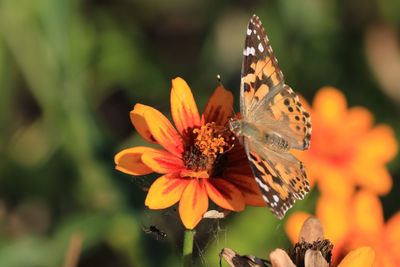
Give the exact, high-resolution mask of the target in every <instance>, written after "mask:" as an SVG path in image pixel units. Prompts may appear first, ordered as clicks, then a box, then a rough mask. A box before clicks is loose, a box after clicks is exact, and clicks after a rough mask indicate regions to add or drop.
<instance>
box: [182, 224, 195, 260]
mask: <svg viewBox="0 0 400 267" xmlns="http://www.w3.org/2000/svg"><path fill="white" fill-rule="evenodd" d="M194 234H195V231H194V230H188V229H186V230H185V235H184V236H183V255H182V258H183V267H191V266H192V253H193V238H194Z"/></svg>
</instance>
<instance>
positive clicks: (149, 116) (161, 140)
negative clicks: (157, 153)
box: [144, 107, 183, 157]
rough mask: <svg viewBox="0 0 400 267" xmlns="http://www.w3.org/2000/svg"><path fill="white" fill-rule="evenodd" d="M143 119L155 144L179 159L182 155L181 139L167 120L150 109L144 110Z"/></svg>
mask: <svg viewBox="0 0 400 267" xmlns="http://www.w3.org/2000/svg"><path fill="white" fill-rule="evenodd" d="M144 118H145V120H146V123H147V125H148V127H149V131H150V133H151V135H152V136H153V137H154V139H155V140H156V141H157V143H158V144H160V145H161V146H163V147H164V148H165V149H166V150H168V151H169V152H171V154H173V155H175V156H177V157H180V156H181V155H182V153H183V143H182V138H181V136H180V135H179V134H178V132H177V131H176V130H175V128H174V127H173V126H172V124H171V123H170V122H169V120H168V119H167V118H166V117H165V116H164V115H163V114H162V113H161V112H160V111H158V110H156V109H154V108H152V107H148V108H147V109H146V111H145V113H144Z"/></svg>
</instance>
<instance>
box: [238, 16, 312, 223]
mask: <svg viewBox="0 0 400 267" xmlns="http://www.w3.org/2000/svg"><path fill="white" fill-rule="evenodd" d="M243 55H244V57H243V64H242V75H241V76H242V77H241V89H240V96H241V98H240V111H241V114H242V119H241V121H242V122H241V124H240V125H241V130H240V132H241V134H239V135H242V137H243V143H244V147H245V149H246V153H247V156H248V159H249V162H250V165H251V168H252V171H253V174H254V176H255V179H256V182H257V184H258V185H259V187H260V190H261V191H262V194H263V198H264V200H265V202H266V204H267V205H268V207H269V208H270V209H271V211H272V212H273V213H274V214H275V215H276V216H277V217H278V218H280V219H282V218H283V217H284V215H285V213H286V211H287V210H288V209H289V208H290V207H292V206H293V204H294V202H295V200H296V199H303V198H304V196H305V195H306V194H307V192H308V191H309V185H308V181H307V176H306V172H305V170H304V167H303V164H302V162H301V161H299V160H298V159H296V158H295V157H294V156H293V155H292V154H291V153H290V149H298V150H305V149H308V147H309V145H310V138H311V119H310V115H309V113H308V112H306V111H305V110H304V108H303V107H302V105H301V103H300V100H299V98H298V97H297V95H296V94H295V93H294V91H293V90H292V89H291V88H290V87H289V86H288V85H286V84H285V81H284V76H283V74H282V71H281V69H280V68H279V65H278V60H277V59H276V57H275V56H274V54H273V51H272V48H271V45H270V43H269V40H268V37H267V35H266V33H265V30H264V28H263V26H262V24H261V21H260V19H259V18H258V17H257V16H256V15H253V16H252V18H251V19H250V22H249V25H248V27H247V31H246V41H245V48H244V51H243Z"/></svg>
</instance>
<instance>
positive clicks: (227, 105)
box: [203, 86, 233, 125]
mask: <svg viewBox="0 0 400 267" xmlns="http://www.w3.org/2000/svg"><path fill="white" fill-rule="evenodd" d="M232 110H233V95H232V93H231V92H230V91H228V90H225V88H224V87H223V86H218V87H217V89H215V91H214V93H213V94H212V96H211V97H210V99H209V100H208V102H207V105H206V108H205V109H204V114H203V115H204V119H205V122H215V123H216V124H218V125H225V123H226V122H227V121H228V118H229V117H230V116H231V115H232Z"/></svg>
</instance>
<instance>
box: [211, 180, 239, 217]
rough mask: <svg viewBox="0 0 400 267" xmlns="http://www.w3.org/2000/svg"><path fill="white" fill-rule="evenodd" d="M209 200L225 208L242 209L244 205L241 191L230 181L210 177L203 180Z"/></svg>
mask: <svg viewBox="0 0 400 267" xmlns="http://www.w3.org/2000/svg"><path fill="white" fill-rule="evenodd" d="M204 184H205V187H206V190H207V194H208V196H209V197H210V198H211V200H212V201H213V202H214V203H215V204H217V205H218V206H220V207H221V208H223V209H226V210H233V211H242V210H243V209H244V207H245V202H244V197H243V195H242V193H241V192H240V191H239V190H238V189H237V188H236V187H235V186H233V185H232V184H231V183H229V182H227V181H225V180H223V179H218V178H214V179H210V180H208V181H205V182H204Z"/></svg>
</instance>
